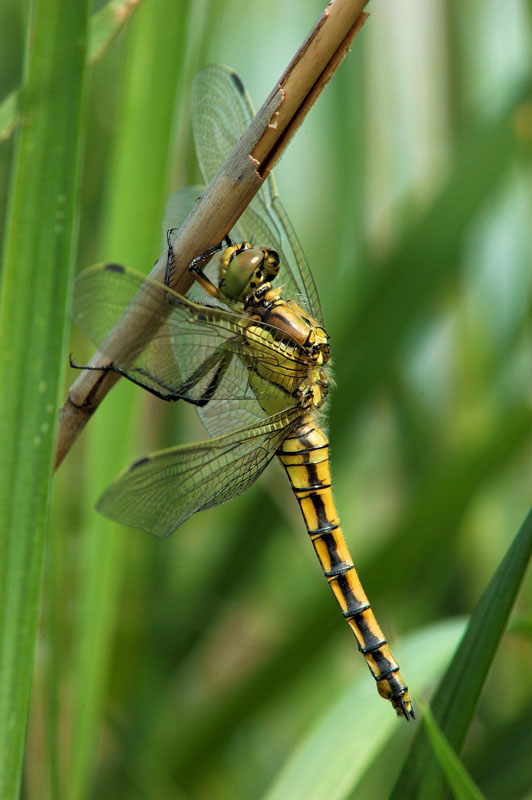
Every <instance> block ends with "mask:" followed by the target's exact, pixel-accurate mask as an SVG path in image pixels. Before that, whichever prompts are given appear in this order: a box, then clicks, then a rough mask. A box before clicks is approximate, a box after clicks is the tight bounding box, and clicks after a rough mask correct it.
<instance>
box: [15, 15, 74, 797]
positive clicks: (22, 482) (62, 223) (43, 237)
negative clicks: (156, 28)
mask: <svg viewBox="0 0 532 800" xmlns="http://www.w3.org/2000/svg"><path fill="white" fill-rule="evenodd" d="M87 28H88V0H85V1H84V2H82V0H80V1H79V2H76V3H72V2H70V0H46V2H43V1H42V0H36V2H35V3H34V5H33V14H32V15H31V18H30V30H29V35H28V36H27V48H28V52H27V54H26V59H25V63H26V72H25V77H24V81H25V86H24V91H23V94H22V96H21V115H22V118H23V119H24V121H25V124H24V125H23V126H21V129H20V135H19V139H18V141H17V146H16V154H15V159H14V167H13V175H12V182H11V188H10V198H9V212H8V219H7V224H6V241H5V250H4V257H3V271H2V276H3V283H2V294H1V298H0V385H1V386H2V414H1V415H0V453H2V458H1V459H0V518H1V519H2V525H1V530H0V553H1V554H2V557H1V559H0V663H1V665H2V668H1V671H0V797H2V800H10V798H15V797H18V792H19V783H20V775H21V768H22V757H23V751H24V742H25V737H26V726H27V720H28V706H29V700H30V687H31V678H32V670H33V654H34V650H35V640H36V636H37V626H38V620H39V606H40V597H41V583H42V566H43V554H44V545H45V536H46V531H47V526H48V513H49V508H48V506H49V496H50V479H51V467H52V450H53V441H54V433H55V421H56V414H55V410H56V408H57V405H58V401H59V389H60V385H61V378H62V375H63V365H64V363H65V347H64V340H65V326H66V320H67V307H68V286H69V279H70V273H71V270H72V266H73V253H74V248H75V243H76V234H77V217H78V202H77V201H78V184H79V164H80V162H81V157H80V156H81V153H82V141H83V135H82V132H83V128H82V121H83V116H84V115H83V110H84V105H85V103H84V96H85V65H86V43H87ZM65 31H68V35H65Z"/></svg>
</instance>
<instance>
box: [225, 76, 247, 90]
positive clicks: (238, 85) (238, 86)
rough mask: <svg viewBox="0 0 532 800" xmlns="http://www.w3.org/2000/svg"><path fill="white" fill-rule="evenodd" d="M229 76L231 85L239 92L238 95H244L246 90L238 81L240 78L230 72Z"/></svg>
mask: <svg viewBox="0 0 532 800" xmlns="http://www.w3.org/2000/svg"><path fill="white" fill-rule="evenodd" d="M229 74H230V75H231V78H232V79H233V83H234V84H235V86H236V88H237V89H238V91H239V92H240V94H245V93H246V90H245V89H244V84H243V83H242V81H241V80H240V78H239V77H238V75H237V74H236V72H233V71H231V72H230V73H229Z"/></svg>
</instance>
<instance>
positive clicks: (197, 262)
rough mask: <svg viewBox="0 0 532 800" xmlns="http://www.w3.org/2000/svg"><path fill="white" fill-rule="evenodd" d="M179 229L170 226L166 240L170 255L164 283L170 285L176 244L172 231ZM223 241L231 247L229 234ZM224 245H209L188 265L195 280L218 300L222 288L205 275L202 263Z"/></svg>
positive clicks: (167, 260)
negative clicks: (174, 243) (173, 242)
mask: <svg viewBox="0 0 532 800" xmlns="http://www.w3.org/2000/svg"><path fill="white" fill-rule="evenodd" d="M176 230H178V228H170V229H169V230H168V231H167V233H166V241H167V244H168V257H167V259H166V271H165V275H164V285H165V286H168V287H170V282H171V279H172V272H173V268H174V260H175V259H174V252H175V251H174V246H173V244H172V241H171V238H172V233H174V231H176ZM223 242H225V243H226V245H227V247H231V239H230V238H229V236H228V235H226V236H224V238H223ZM222 247H223V243H222V242H220V244H217V245H215V246H214V247H209V248H208V249H207V250H205V252H203V253H201V254H200V255H199V256H196V257H195V258H193V259H192V261H191V262H190V264H189V265H188V269H189V270H190V272H191V273H192V276H193V277H194V280H195V281H197V282H198V283H199V284H200V286H202V287H203V289H205V291H206V292H208V293H209V294H210V295H211V296H212V297H215V298H216V299H217V300H219V299H220V290H219V289H218V287H217V286H215V285H214V283H213V282H212V281H211V280H210V279H209V278H208V277H207V276H206V275H205V273H204V272H203V269H202V267H201V265H203V264H205V263H206V262H207V261H209V259H210V258H212V256H213V255H214V254H215V253H218V252H219V251H220V250H221V249H222Z"/></svg>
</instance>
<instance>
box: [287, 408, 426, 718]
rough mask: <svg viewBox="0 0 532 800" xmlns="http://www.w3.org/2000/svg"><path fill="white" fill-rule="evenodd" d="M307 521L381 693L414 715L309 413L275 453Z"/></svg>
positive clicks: (324, 442) (322, 437)
mask: <svg viewBox="0 0 532 800" xmlns="http://www.w3.org/2000/svg"><path fill="white" fill-rule="evenodd" d="M277 455H278V456H279V460H280V461H281V464H282V465H283V467H284V468H285V470H286V472H287V474H288V478H289V480H290V483H291V485H292V490H293V492H294V494H295V496H296V497H297V500H298V503H299V505H300V508H301V512H302V514H303V518H304V520H305V525H306V527H307V531H308V533H309V536H310V538H311V540H312V544H313V545H314V549H315V551H316V555H317V556H318V559H319V561H320V564H321V566H322V569H323V572H324V574H325V577H326V578H327V581H328V582H329V584H330V586H331V589H332V590H333V592H334V595H335V597H336V599H337V601H338V604H339V605H340V608H341V609H342V613H343V615H344V617H345V619H346V621H347V624H348V625H349V627H350V628H351V630H352V631H353V633H354V635H355V638H356V640H357V643H358V649H359V650H360V652H361V653H362V655H363V656H364V658H365V660H366V663H367V665H368V667H369V669H370V672H371V674H372V675H373V677H374V678H375V680H376V682H377V689H378V692H379V694H380V695H381V697H384V698H385V699H387V700H390V701H391V703H392V705H393V706H394V708H395V710H396V711H397V713H398V714H399V715H403V716H405V717H406V719H409V718H410V717H413V716H414V713H413V710H412V704H411V702H410V697H409V695H408V687H407V686H406V685H405V683H404V681H403V678H402V676H401V673H400V671H399V665H398V663H397V661H396V660H395V658H394V656H393V654H392V651H391V649H390V647H389V645H388V643H387V641H386V638H385V637H384V634H383V632H382V630H381V628H380V626H379V624H378V622H377V620H376V619H375V615H374V614H373V611H372V610H371V606H370V603H369V601H368V598H367V596H366V593H365V592H364V589H363V588H362V584H361V583H360V580H359V577H358V575H357V572H356V569H355V567H354V565H353V559H352V558H351V554H350V552H349V548H348V547H347V543H346V541H345V539H344V535H343V533H342V529H341V527H340V522H339V520H338V515H337V511H336V506H335V503H334V498H333V494H332V490H331V477H330V469H329V442H328V440H327V437H326V436H325V434H324V433H323V432H322V431H321V430H320V429H319V428H317V427H316V426H315V425H314V422H313V419H312V417H311V416H310V415H309V416H307V417H306V418H305V419H304V420H303V421H302V422H301V424H300V425H299V426H298V427H297V428H296V430H294V431H293V432H292V433H291V434H290V436H288V437H287V438H286V439H285V440H284V441H283V444H282V446H281V447H280V449H279V450H278V451H277Z"/></svg>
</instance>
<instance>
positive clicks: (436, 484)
mask: <svg viewBox="0 0 532 800" xmlns="http://www.w3.org/2000/svg"><path fill="white" fill-rule="evenodd" d="M102 5H103V3H96V4H95V10H97V9H98V8H100V7H101V6H102ZM27 10H28V9H27V4H26V3H25V2H21V0H3V2H2V4H1V5H0V31H2V33H1V34H0V41H1V43H2V44H1V47H0V98H1V97H4V96H5V95H7V94H8V92H9V91H11V90H12V89H13V88H15V87H16V86H18V85H19V83H20V76H21V69H22V57H23V45H24V35H25V27H26V14H27ZM321 10H322V2H318V1H317V0H311V2H309V1H308V0H307V1H306V2H303V0H293V2H291V3H290V4H287V3H285V2H281V0H270V2H269V3H268V4H267V8H265V6H264V3H260V2H258V1H257V0H255V1H254V2H250V1H249V0H246V2H244V0H223V1H222V0H212V2H207V0H194V2H192V1H190V2H185V0H143V3H141V5H140V7H139V8H138V10H137V11H136V12H135V13H134V15H133V16H132V17H131V21H130V22H128V23H127V24H126V26H125V27H124V29H123V31H122V32H121V33H120V35H119V36H118V38H117V39H116V40H115V41H114V42H113V43H112V44H111V45H110V46H109V48H108V49H107V51H106V52H105V53H104V54H103V55H102V56H101V57H100V58H99V59H98V60H97V62H96V63H95V65H94V68H93V70H92V76H91V86H90V98H89V114H88V120H87V144H86V156H85V163H84V167H83V183H82V197H81V227H80V240H79V252H78V256H77V263H78V266H79V269H82V268H83V267H85V266H88V265H89V264H91V263H94V262H97V261H102V260H115V261H119V262H122V263H128V264H130V265H131V266H133V267H136V268H137V269H141V270H144V271H146V272H147V271H149V269H150V268H151V265H152V264H153V262H154V261H155V260H156V258H157V257H158V255H159V250H158V247H159V244H160V230H159V221H158V220H160V217H161V215H162V211H163V208H164V203H165V200H166V197H167V195H168V194H169V193H170V192H172V191H174V190H176V189H177V188H179V187H181V186H183V185H185V184H187V183H193V182H197V181H198V179H199V174H198V170H197V165H196V163H195V158H194V153H193V145H192V143H191V133H190V119H189V106H190V82H191V78H192V77H193V75H194V74H195V72H197V71H198V70H199V69H200V68H201V67H202V66H203V65H204V64H206V63H208V62H211V61H215V62H221V63H225V64H228V65H230V66H231V67H233V68H234V69H236V71H237V72H238V73H239V74H240V76H241V77H242V79H243V81H244V83H245V85H246V87H247V89H248V91H249V93H250V95H251V97H252V99H253V101H254V103H255V106H256V107H258V106H259V105H260V104H261V103H262V101H263V99H264V98H265V96H266V94H267V93H268V92H269V91H270V89H271V87H272V85H273V83H274V81H275V79H277V78H278V77H279V76H280V75H281V73H282V72H283V70H284V68H285V66H286V64H287V63H288V61H289V60H290V58H291V57H292V55H293V53H294V52H295V50H296V49H297V48H298V47H299V45H300V43H301V42H302V40H303V39H304V37H305V36H306V34H307V32H308V30H309V29H310V27H311V25H312V24H313V23H314V21H315V19H316V17H317V16H318V14H319V13H320V11H321ZM368 11H370V12H371V17H370V19H369V21H368V22H367V23H366V25H365V26H364V28H363V30H362V32H361V33H360V34H359V35H358V36H357V38H356V40H355V42H354V45H353V48H352V52H351V53H350V54H349V55H348V56H347V58H346V60H345V62H344V63H343V65H342V66H341V68H340V69H339V71H338V73H337V75H336V76H335V77H334V79H333V80H332V82H331V83H330V85H329V86H328V87H327V89H326V90H325V91H324V93H323V95H322V97H321V98H320V99H319V101H318V103H317V104H316V106H315V107H314V108H313V110H312V111H311V113H310V114H309V116H308V118H307V120H306V121H305V124H304V126H303V129H302V130H301V131H300V132H299V133H298V134H297V136H296V138H295V139H294V141H293V142H292V143H291V145H290V147H289V149H288V151H287V153H286V155H285V156H284V158H283V160H282V162H281V164H280V165H279V166H278V167H277V169H276V172H275V177H276V180H277V183H278V187H279V193H280V195H281V197H282V199H283V202H284V204H285V206H286V208H287V211H288V213H289V215H290V217H291V219H292V221H293V223H294V226H295V229H296V231H297V232H298V235H299V237H300V239H301V242H302V244H303V246H304V249H305V251H306V253H307V256H308V258H309V261H310V263H311V266H312V270H313V273H314V276H315V279H316V282H317V284H318V289H319V292H320V295H321V300H322V306H323V310H324V317H325V322H326V325H327V327H328V330H329V332H330V334H331V339H332V349H333V364H334V374H335V379H336V384H337V386H336V389H335V390H334V391H333V393H332V399H331V404H330V410H329V417H330V421H329V433H330V438H331V450H332V468H333V480H334V485H335V495H336V500H337V504H338V508H339V512H340V515H341V518H342V523H343V527H344V530H345V532H346V535H347V538H348V541H349V544H350V546H351V549H352V552H353V555H354V557H355V562H356V564H357V568H358V569H359V572H360V575H361V578H362V581H363V583H364V585H365V588H366V590H367V592H368V594H369V596H370V599H371V601H372V604H373V607H374V610H375V613H376V615H377V617H378V619H379V621H380V623H381V625H382V626H383V627H384V629H385V631H386V632H387V633H388V634H389V638H390V641H391V643H392V645H393V647H394V650H397V652H398V656H399V659H400V660H401V658H400V656H401V650H402V643H403V642H405V641H407V640H408V637H409V636H410V635H411V634H414V633H416V632H419V631H420V630H421V629H423V628H424V627H425V626H434V625H436V624H438V623H440V622H441V621H442V620H446V619H447V618H451V617H456V618H458V617H461V616H462V615H468V614H470V613H471V611H472V609H473V608H474V606H475V604H476V602H477V600H478V598H479V596H480V595H481V593H482V591H483V589H484V588H485V586H486V584H487V582H488V580H489V578H490V576H491V575H492V573H493V572H494V570H495V568H496V566H497V564H498V563H499V561H500V559H501V558H502V556H503V554H504V552H505V551H506V549H507V547H508V545H509V544H510V541H511V538H512V536H513V534H514V532H515V531H516V530H517V528H518V526H519V524H520V522H521V520H522V519H523V517H524V516H525V514H526V512H527V510H528V508H529V506H530V475H531V474H532V454H531V451H530V442H531V438H532V437H531V434H532V409H531V405H530V402H531V399H532V391H531V381H530V353H531V348H532V326H531V323H530V310H531V302H532V298H531V288H530V287H531V283H530V267H531V263H532V226H531V223H530V221H531V219H532V186H531V156H532V146H531V145H532V47H531V45H532V2H530V0H528V2H525V0H508V2H506V3H505V4H504V7H503V8H501V5H500V3H495V2H494V0H486V1H485V2H484V3H482V4H479V3H477V2H474V1H473V0H434V1H433V2H431V3H426V2H423V0H403V2H401V3H395V2H394V1H393V0H372V2H371V3H370V4H369V6H368ZM67 33H68V32H65V35H67ZM12 147H13V138H12V137H11V138H8V139H7V140H5V141H3V142H1V143H0V213H1V214H2V217H3V215H4V213H5V206H6V198H7V191H8V185H9V174H10V163H11V157H12ZM70 349H71V350H72V352H73V354H74V356H75V359H76V360H77V361H79V362H83V361H84V360H86V359H88V358H89V357H90V355H91V348H90V346H89V344H88V343H87V342H86V341H84V340H83V339H82V337H81V336H80V334H79V333H78V332H77V331H73V332H72V342H71V345H70ZM68 372H69V374H68V376H67V384H66V386H65V391H66V388H67V386H68V385H69V384H70V383H71V382H72V381H73V380H74V378H75V373H74V372H73V371H71V370H69V371H68ZM200 438H203V432H202V429H201V426H200V423H199V422H198V421H197V420H196V418H195V415H194V411H193V409H189V408H187V407H181V406H176V407H167V406H166V405H165V404H164V403H162V402H159V401H157V400H156V399H155V398H152V397H150V396H146V395H145V394H143V393H142V392H141V391H140V390H139V389H137V388H136V387H134V386H132V385H129V384H127V382H126V381H122V382H121V383H120V384H119V385H118V386H117V388H116V389H115V390H113V392H112V394H111V395H110V396H109V398H108V399H107V400H106V402H105V403H104V405H103V406H102V408H101V409H100V410H99V411H98V413H97V415H96V418H95V419H94V420H93V421H92V422H91V423H90V424H89V426H88V427H87V429H86V430H85V431H84V433H83V434H82V436H81V438H80V440H79V442H78V443H77V444H76V445H75V447H74V448H73V450H72V452H71V453H70V454H69V455H68V457H67V459H66V461H65V463H64V465H63V466H62V468H61V469H60V471H59V473H58V475H57V479H56V482H55V490H54V501H53V510H52V525H51V533H50V538H49V543H48V549H47V561H46V573H45V592H44V601H43V612H42V623H41V633H40V638H39V642H38V648H37V653H36V668H35V680H34V693H33V701H32V711H31V719H30V725H29V732H28V750H27V758H26V765H25V773H24V789H23V796H24V797H25V798H28V799H29V800H37V799H38V800H41V798H42V799H43V800H46V799H47V798H57V797H65V798H85V797H87V798H88V797H95V798H96V797H97V798H120V799H122V798H124V800H125V799H126V798H133V799H135V800H136V799H137V798H139V799H140V798H161V799H162V798H164V799H165V800H166V798H168V799H169V798H191V799H192V798H194V799H195V798H198V799H199V798H201V799H202V798H211V797H214V798H221V799H222V800H225V799H226V798H227V800H229V799H230V798H231V799H232V798H254V797H260V796H263V794H264V793H265V792H266V791H267V790H268V788H269V787H270V786H271V785H272V784H273V783H274V781H275V779H276V777H277V776H278V775H279V773H280V770H281V768H282V765H283V764H284V763H285V762H286V760H287V759H288V758H289V757H290V754H291V753H292V752H293V751H294V748H295V747H296V746H297V745H298V743H300V742H301V741H302V740H303V739H304V737H305V736H306V735H308V733H309V732H310V731H312V730H314V729H315V727H316V726H318V727H319V725H320V720H322V719H323V715H325V714H327V712H328V711H329V709H330V708H331V706H333V705H334V704H335V703H337V702H340V701H341V698H342V697H343V696H344V694H345V693H346V692H348V691H349V689H350V687H351V686H352V684H353V681H356V680H358V678H361V680H363V681H365V682H367V683H368V684H371V678H370V676H369V675H368V674H367V669H366V667H365V665H364V663H363V660H362V659H361V658H360V656H359V655H358V654H357V653H356V648H355V646H354V641H353V640H352V637H351V636H350V634H349V631H348V629H347V628H346V626H345V624H344V623H343V621H342V619H341V616H340V615H339V613H338V610H337V607H336V605H335V602H334V599H333V597H332V595H331V593H330V592H329V590H328V589H327V586H326V584H325V581H324V580H323V577H322V576H321V571H320V568H319V565H318V564H317V562H316V561H315V556H314V554H313V552H312V548H311V546H310V544H309V542H308V541H307V540H306V533H305V529H304V525H303V522H302V520H301V519H300V517H299V511H298V509H297V504H296V503H295V500H294V498H293V497H292V496H291V493H290V490H289V487H288V484H287V481H286V479H285V476H284V475H283V474H282V472H281V469H280V468H279V467H278V466H277V465H273V466H271V467H270V468H269V469H268V471H267V473H266V474H265V475H264V476H263V477H262V478H261V479H260V481H259V482H258V484H257V485H255V486H254V487H253V488H252V489H251V490H250V491H248V492H247V493H246V495H244V496H242V497H241V498H239V499H237V500H235V501H233V502H231V503H230V504H229V505H227V506H224V507H221V508H219V509H215V510H213V511H209V512H205V513H203V514H201V515H198V516H197V517H196V518H193V519H191V520H189V521H188V522H187V523H186V525H185V526H184V527H183V529H182V530H180V531H179V533H178V534H177V535H175V536H173V537H171V538H170V539H168V540H164V541H162V540H155V539H152V538H150V537H149V536H148V535H147V534H144V533H142V532H139V531H133V530H124V529H121V528H120V527H119V526H117V525H114V524H112V523H110V522H108V521H105V520H103V519H101V518H100V517H98V515H97V514H96V512H95V511H94V510H93V505H94V502H95V500H96V499H97V497H98V495H99V493H100V492H101V491H102V489H103V488H105V486H106V485H107V483H108V482H109V481H110V480H111V479H112V478H113V477H114V476H115V475H116V474H117V473H118V472H119V471H120V470H121V469H123V468H124V467H126V466H127V465H128V463H129V462H130V461H131V459H132V458H133V457H136V456H139V455H142V454H144V453H146V452H148V451H149V450H151V449H155V448H159V447H163V446H167V445H169V444H172V443H177V442H185V441H191V440H196V439H200ZM531 601H532V584H531V582H530V580H528V581H526V582H525V584H524V587H523V589H522V591H521V594H520V597H519V601H518V607H517V609H516V614H515V615H514V618H513V623H512V627H511V629H510V631H509V632H508V633H507V634H506V636H505V638H504V640H503V647H502V648H501V650H500V652H499V653H498V655H497V658H496V660H495V662H494V665H493V668H492V671H491V673H490V676H489V680H488V683H487V685H486V689H485V691H484V694H483V697H482V700H481V704H480V707H479V709H478V714H477V716H476V719H475V722H474V724H473V726H472V728H471V731H470V734H469V737H468V741H467V745H466V749H465V752H464V756H463V760H464V763H465V765H466V767H467V768H468V770H469V771H470V773H471V774H472V776H473V777H474V779H475V781H476V782H477V784H478V785H479V787H480V788H481V790H482V791H483V792H484V793H485V794H486V796H488V797H490V798H491V797H492V798H499V797H505V798H527V797H528V798H532V759H531V758H530V753H531V752H532V713H531V704H532V640H531V634H532V611H531ZM441 630H442V631H444V630H445V629H444V628H443V627H442V628H441ZM442 635H443V634H442ZM409 652H410V651H409ZM409 658H410V656H409ZM407 664H408V662H405V665H404V669H403V674H404V675H405V677H406V679H407V681H408V682H409V683H410V685H411V688H412V689H413V691H414V697H415V693H416V690H420V689H421V688H422V687H421V686H419V687H418V686H416V685H414V684H413V682H412V680H411V679H409V674H408V666H407ZM444 666H445V664H442V665H441V668H442V669H443V667H444ZM471 668H472V669H474V665H471ZM424 688H425V689H427V688H428V690H430V687H424ZM370 689H371V692H372V693H371V696H370V693H368V697H367V700H365V701H364V703H363V704H359V705H358V706H356V707H353V708H352V717H353V724H354V726H355V727H356V728H357V729H358V730H359V731H361V732H363V731H364V729H365V726H366V725H368V724H370V720H371V719H372V718H374V715H375V713H380V712H377V711H376V710H375V709H376V708H377V707H380V706H384V702H383V701H382V700H380V699H379V698H378V697H377V695H376V693H375V691H374V687H373V686H371V685H370ZM385 711H386V708H385ZM387 713H389V714H391V715H392V717H393V712H392V711H391V709H390V710H388V712H387ZM392 722H393V719H392ZM413 728H414V726H413V725H410V726H406V725H404V724H403V725H401V723H400V722H397V725H396V727H394V728H393V736H394V737H395V738H394V739H393V746H390V744H389V743H388V745H387V746H386V747H385V748H384V749H383V750H382V751H381V750H380V749H379V748H378V747H375V750H374V752H373V754H372V758H371V759H369V761H368V765H369V766H368V765H367V766H368V768H367V769H364V770H363V771H362V773H361V774H360V775H358V776H357V778H356V780H354V779H353V782H352V784H351V785H350V786H348V787H347V788H346V791H345V792H344V794H343V796H345V797H355V796H356V797H357V798H381V797H386V796H387V794H388V792H389V790H390V788H391V786H392V785H393V782H394V777H395V775H396V774H397V771H398V770H399V768H400V764H401V757H402V754H403V753H404V751H405V748H406V744H407V740H408V738H409V737H411V736H412V733H413ZM383 765H384V768H383ZM285 796H288V795H285ZM322 796H323V797H328V796H329V795H328V794H323V795H322Z"/></svg>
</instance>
